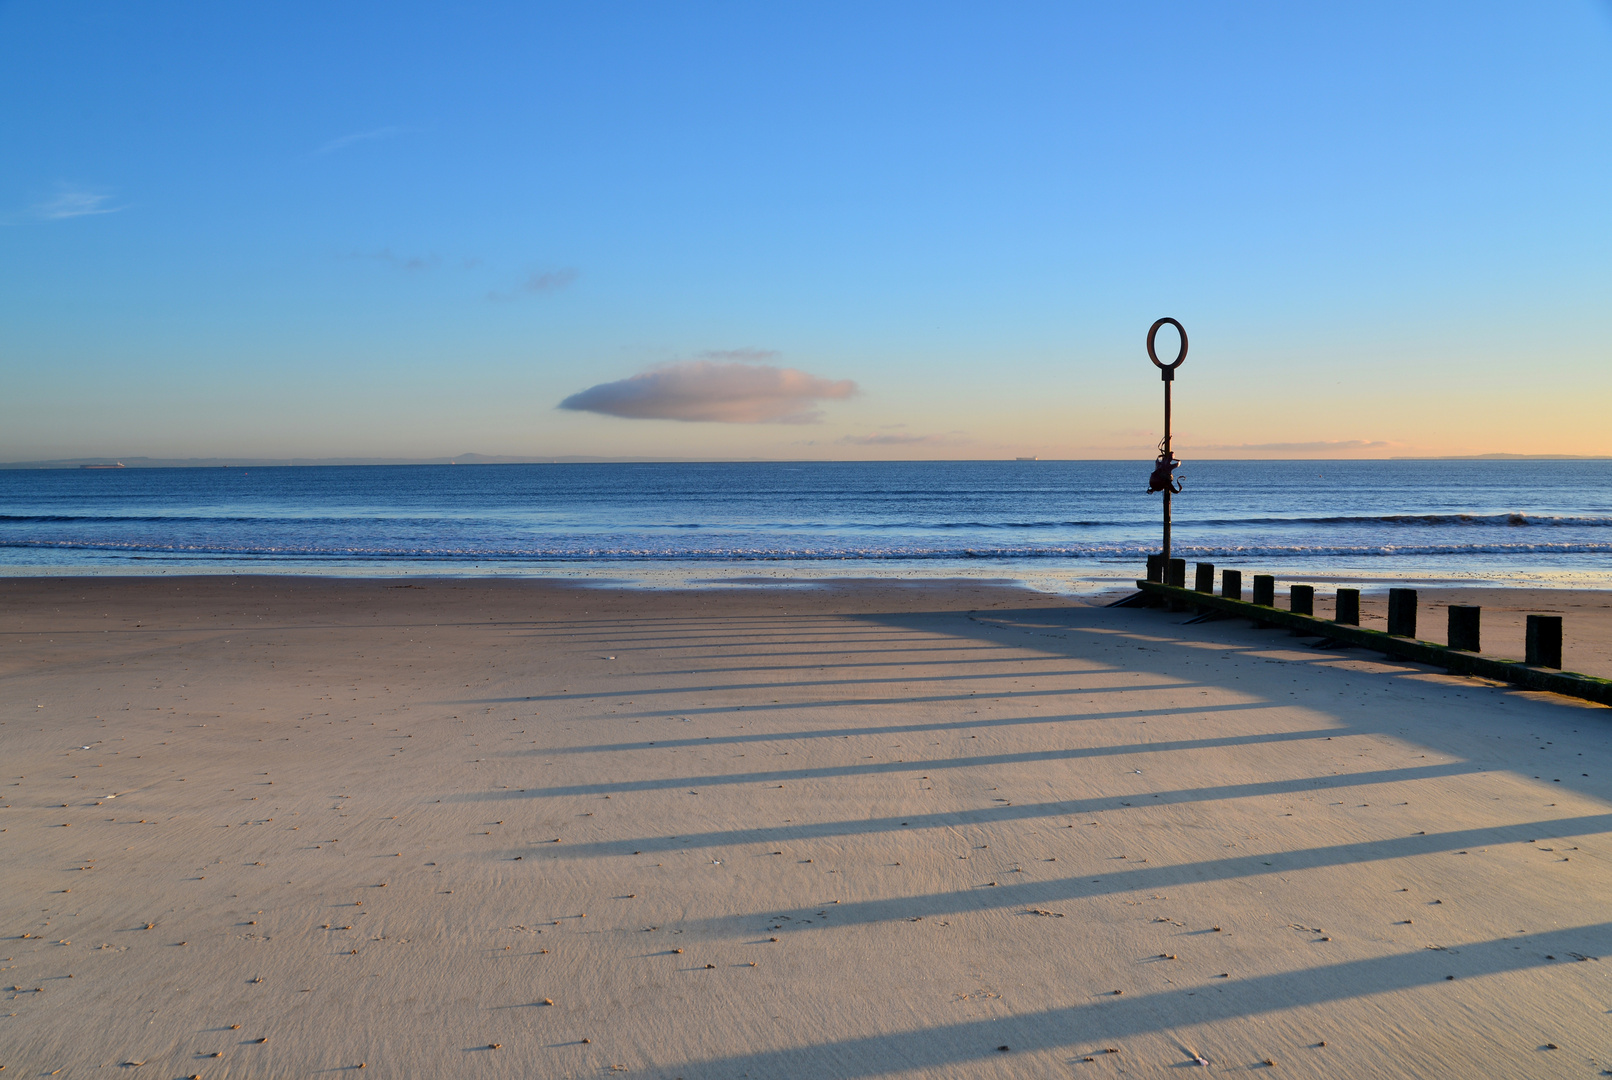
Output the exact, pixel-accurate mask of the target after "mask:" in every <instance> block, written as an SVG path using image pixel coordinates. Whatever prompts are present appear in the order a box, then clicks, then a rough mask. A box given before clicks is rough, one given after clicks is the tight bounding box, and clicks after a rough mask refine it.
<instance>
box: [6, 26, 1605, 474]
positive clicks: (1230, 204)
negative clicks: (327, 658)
mask: <svg viewBox="0 0 1612 1080" xmlns="http://www.w3.org/2000/svg"><path fill="white" fill-rule="evenodd" d="M0 140H3V141H0V145H3V146H4V153H3V154H0V384H3V385H0V460H23V459H33V458H53V457H72V456H82V455H92V454H111V455H119V456H122V455H129V456H132V455H156V456H209V455H239V456H281V455H297V456H322V455H359V456H404V457H430V456H437V455H444V454H457V453H462V452H470V451H475V452H481V453H488V454H530V455H556V454H643V455H667V456H712V457H730V456H740V457H745V456H765V457H842V458H843V457H1001V456H1013V455H1016V454H1032V453H1038V454H1041V455H1043V456H1077V457H1082V456H1083V457H1112V456H1142V455H1145V454H1147V453H1148V452H1149V450H1150V448H1151V446H1152V443H1153V442H1154V441H1155V440H1156V439H1157V437H1158V430H1157V429H1158V426H1159V422H1158V416H1157V413H1158V411H1159V396H1160V389H1159V383H1158V380H1157V378H1156V377H1155V376H1153V375H1152V374H1151V368H1150V366H1149V365H1148V363H1147V360H1146V357H1145V355H1144V353H1143V350H1142V340H1143V336H1144V334H1145V332H1146V330H1147V327H1148V325H1149V324H1150V323H1151V322H1152V321H1153V319H1155V318H1157V317H1158V316H1160V315H1172V316H1175V317H1176V318H1178V319H1180V320H1181V321H1182V322H1183V323H1185V324H1186V326H1187V329H1188V331H1189V333H1190V335H1191V340H1192V347H1191V354H1190V357H1189V359H1188V361H1187V363H1186V365H1185V366H1184V367H1183V368H1182V370H1181V374H1180V381H1179V382H1178V383H1177V384H1176V386H1177V398H1178V420H1177V426H1178V442H1180V443H1181V444H1183V445H1184V446H1185V447H1186V449H1185V450H1184V451H1183V453H1184V456H1188V457H1190V456H1192V455H1193V453H1194V452H1196V453H1197V454H1199V455H1200V456H1202V455H1210V454H1213V455H1216V456H1245V455H1250V454H1255V455H1260V454H1276V455H1278V456H1289V455H1293V454H1307V453H1323V454H1360V453H1365V454H1373V455H1375V454H1384V453H1427V452H1438V453H1444V452H1450V453H1476V452H1492V451H1507V452H1525V453H1527V452H1532V453H1544V452H1564V453H1603V454H1604V453H1612V421H1609V420H1608V419H1607V417H1608V414H1609V409H1608V406H1609V405H1612V327H1609V325H1608V323H1609V320H1608V317H1607V315H1608V297H1609V296H1612V198H1609V185H1612V9H1609V7H1608V6H1607V5H1606V4H1605V3H1591V2H1577V3H1575V2H1561V3H1546V4H1515V3H1506V4H1501V3H1482V2H1461V3H1444V4H1440V3H1425V4H1404V3H1397V2H1396V3H1381V4H1372V3H1366V4H1350V5H1295V4H1267V5H1259V4H1239V5H1208V4H1201V3H1180V4H1141V5H1113V4H1096V3H1090V4H1075V3H1056V4H1018V5H981V4H966V5H965V4H935V3H924V4H911V5H900V4H863V3H858V4H841V5H830V4H810V5H806V4H797V5H783V4H755V3H733V4H663V3H654V4H649V3H645V4H582V3H575V4H568V5H547V6H540V5H532V4H505V5H499V4H481V5H440V6H423V5H409V4H392V3H388V4H370V5H363V4H328V3H319V4H304V3H281V4H274V5H257V6H254V7H251V8H248V7H247V6H246V5H240V4H214V3H209V4H201V3H196V4H181V3H167V4H155V5H152V4H128V3H113V2H104V3H97V2H85V3H63V2H49V3H43V2H10V3H5V2H0ZM766 369H790V370H792V371H795V372H799V373H803V374H801V375H799V376H798V377H796V376H788V377H787V378H786V376H783V375H779V374H778V373H777V372H776V371H773V372H768V371H767V370H766ZM646 374H647V376H648V377H647V379H639V380H637V381H628V382H626V383H623V384H622V385H621V386H617V387H610V386H604V387H601V386H600V384H610V383H621V381H622V380H633V377H634V376H645V375H646ZM751 376H755V378H751ZM769 378H771V379H774V381H776V382H777V383H778V385H779V386H783V385H784V384H785V383H786V382H787V383H788V386H787V387H785V389H783V390H779V391H777V393H779V394H782V395H783V397H782V398H780V399H779V400H786V399H787V400H786V404H785V405H779V406H778V407H776V408H774V407H772V405H770V404H766V403H763V405H762V406H759V407H756V408H754V409H752V408H751V407H750V404H747V403H746V402H745V401H740V403H739V404H738V405H736V406H733V407H732V408H728V407H727V406H726V405H725V406H723V408H724V409H726V411H721V410H718V411H717V412H710V411H709V410H707V411H705V412H702V411H701V410H702V409H705V408H706V406H705V405H704V404H701V402H700V401H695V402H694V404H693V405H687V403H686V402H684V404H682V405H677V406H676V407H675V408H673V407H672V406H664V407H663V405H664V403H657V402H658V399H657V400H655V401H650V403H649V404H648V405H644V406H643V407H642V409H641V410H640V411H643V412H645V415H628V414H624V413H621V410H622V409H624V408H626V406H621V405H620V404H619V402H620V401H622V400H625V399H624V398H623V395H624V394H625V395H627V396H628V397H631V396H632V395H634V394H636V395H638V396H637V397H635V398H633V400H635V401H641V400H646V399H645V398H644V394H649V395H650V396H651V397H653V396H654V395H655V394H662V395H665V394H674V393H682V394H692V395H694V396H695V397H696V398H697V397H698V396H699V395H701V394H715V395H717V396H718V397H721V396H722V395H723V394H724V393H729V392H730V389H729V388H730V387H738V388H737V389H731V394H732V395H737V396H738V397H739V398H744V395H746V394H751V393H762V392H764V388H763V390H759V391H758V390H755V389H754V388H755V387H756V386H762V384H764V383H766V381H767V379H769ZM734 379H738V382H734V381H733V380H734ZM789 379H794V381H793V382H789V381H788V380H789ZM678 380H681V381H678ZM758 380H759V381H758ZM847 381H849V382H851V383H854V384H855V385H854V389H848V388H847V387H846V382H847ZM741 383H742V385H740V384H741ZM769 385H770V384H769ZM747 388H748V389H747ZM835 388H838V389H835ZM590 390H591V391H592V392H591V394H590V395H584V394H583V392H584V391H590ZM573 395H577V397H576V398H575V401H576V402H581V403H582V405H581V407H575V408H567V409H560V408H557V406H558V405H559V403H560V402H561V401H562V400H565V399H567V398H572V397H573ZM790 395H795V397H791V396H790ZM796 397H798V398H799V400H798V401H796ZM680 400H682V399H680ZM770 400H771V399H769V401H770ZM598 401H609V402H616V403H617V404H613V405H610V406H609V407H610V408H612V409H616V410H617V412H618V414H617V415H610V414H605V413H601V412H598V411H586V410H587V409H588V408H592V407H593V404H592V403H595V402H598ZM790 403H793V404H790ZM730 404H731V403H730ZM795 405H800V406H801V407H799V408H796V407H795ZM685 406H686V407H685ZM633 408H638V406H633ZM657 409H661V410H662V411H660V412H657V411H656V410H657ZM665 409H671V410H672V411H665ZM677 409H682V410H683V411H681V412H679V411H677ZM707 415H710V416H715V417H718V418H717V419H702V417H705V416H707ZM660 416H680V417H683V418H682V419H667V418H657V417H660ZM690 417H692V419H690ZM778 420H784V421H787V422H776V421H778ZM1312 444H1313V445H1312Z"/></svg>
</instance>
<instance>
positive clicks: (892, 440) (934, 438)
mask: <svg viewBox="0 0 1612 1080" xmlns="http://www.w3.org/2000/svg"><path fill="white" fill-rule="evenodd" d="M834 441H835V442H837V443H839V444H840V445H841V446H912V445H914V444H915V443H938V442H951V441H953V440H951V439H950V438H948V437H947V436H945V435H907V434H905V433H901V432H897V433H895V434H886V435H842V436H840V437H839V438H838V439H835V440H834Z"/></svg>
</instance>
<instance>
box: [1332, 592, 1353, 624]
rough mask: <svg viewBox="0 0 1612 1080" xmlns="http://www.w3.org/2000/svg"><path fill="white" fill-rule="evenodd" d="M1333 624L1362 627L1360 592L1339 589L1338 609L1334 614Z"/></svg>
mask: <svg viewBox="0 0 1612 1080" xmlns="http://www.w3.org/2000/svg"><path fill="white" fill-rule="evenodd" d="M1332 621H1333V622H1341V623H1344V624H1346V625H1348V626H1359V625H1360V590H1359V589H1339V590H1338V608H1337V610H1336V611H1334V612H1333V613H1332Z"/></svg>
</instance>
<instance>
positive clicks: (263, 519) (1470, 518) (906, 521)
mask: <svg viewBox="0 0 1612 1080" xmlns="http://www.w3.org/2000/svg"><path fill="white" fill-rule="evenodd" d="M1154 510H1155V508H1153V507H1151V506H1150V507H1148V508H1147V512H1143V513H1139V514H1138V515H1137V516H1136V517H1129V516H1127V517H1123V518H1113V519H1090V518H1071V519H1057V518H1044V519H1031V520H1025V521H1009V520H1002V521H991V520H986V519H973V518H970V519H959V520H921V519H913V518H899V519H887V520H874V521H855V520H843V519H842V520H835V521H801V520H797V521H746V522H745V523H744V525H743V527H744V528H745V529H748V530H760V529H799V530H808V531H810V530H839V529H845V530H858V531H878V530H887V529H906V530H924V529H935V530H941V531H949V530H963V529H980V530H991V529H1014V530H1017V529H1026V530H1028V529H1113V528H1130V527H1135V526H1137V525H1144V524H1151V523H1152V522H1153V521H1154V520H1155V518H1154V514H1153V511H1154ZM533 513H537V514H539V515H540V514H541V508H538V509H536V510H524V511H523V510H518V509H513V508H510V509H505V510H503V511H502V512H495V513H485V512H483V513H450V512H438V513H409V512H407V511H403V510H375V511H372V512H363V513H348V514H343V515H308V514H298V513H287V514H283V515H276V514H229V513H219V514H197V513H184V514H98V513H84V514H0V527H4V526H6V525H8V524H9V525H80V526H98V525H105V526H122V525H205V526H209V527H213V528H227V527H230V526H257V525H278V526H282V527H318V528H331V527H339V526H344V525H348V526H351V525H364V526H375V525H382V524H384V525H392V526H417V527H432V526H441V525H443V524H446V523H450V522H451V523H455V524H464V523H467V522H476V521H481V522H491V521H499V522H509V521H511V520H516V521H518V520H520V519H521V518H523V517H529V516H530V515H531V514H533ZM571 524H572V525H573V526H574V527H575V528H577V529H588V528H594V527H599V526H601V525H604V524H606V523H605V522H589V521H573V522H572V523H571ZM611 524H616V525H619V521H617V522H613V523H611ZM1305 525H1330V526H1382V525H1389V526H1394V525H1403V526H1413V527H1430V528H1438V527H1449V526H1455V527H1480V526H1494V527H1503V528H1519V527H1540V528H1587V529H1596V528H1612V517H1592V516H1574V515H1561V514H1529V513H1522V512H1511V513H1504V514H1372V515H1334V516H1327V517H1216V518H1193V517H1190V516H1181V515H1179V514H1178V515H1177V516H1176V518H1175V526H1176V528H1191V527H1194V526H1197V527H1203V528H1235V527H1240V526H1263V527H1272V526H1275V527H1281V526H1289V527H1292V526H1305ZM635 526H636V527H638V528H644V529H680V530H691V529H723V528H726V527H728V526H727V524H726V523H724V522H721V521H658V522H643V523H635Z"/></svg>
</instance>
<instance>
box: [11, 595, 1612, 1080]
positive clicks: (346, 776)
mask: <svg viewBox="0 0 1612 1080" xmlns="http://www.w3.org/2000/svg"><path fill="white" fill-rule="evenodd" d="M1497 592H1499V593H1503V596H1496V597H1494V598H1493V600H1491V599H1490V598H1489V597H1487V596H1485V597H1483V598H1481V602H1482V603H1483V604H1484V606H1485V636H1486V642H1485V644H1486V647H1487V648H1488V649H1490V650H1492V651H1495V652H1497V653H1499V654H1507V652H1506V650H1507V647H1508V643H1509V638H1508V634H1511V633H1512V631H1510V630H1508V629H1506V626H1508V625H1509V622H1508V620H1509V621H1514V622H1515V623H1516V625H1517V626H1518V627H1520V625H1521V614H1522V613H1523V612H1522V610H1521V608H1523V607H1526V606H1527V605H1529V604H1532V603H1534V602H1535V598H1533V597H1522V596H1521V595H1520V594H1519V591H1517V590H1497ZM1473 597H1474V594H1473V593H1472V592H1470V591H1462V593H1461V599H1463V600H1467V601H1472V599H1473ZM1423 599H1424V600H1429V601H1431V600H1435V599H1437V598H1436V597H1433V596H1431V595H1430V594H1429V593H1427V592H1425V591H1424V593H1423ZM1537 600H1538V602H1539V603H1540V604H1541V605H1543V604H1545V603H1546V602H1548V603H1550V604H1551V605H1553V607H1546V606H1541V607H1537V608H1528V609H1529V610H1538V611H1551V610H1561V611H1563V612H1565V613H1566V614H1567V617H1568V622H1567V638H1568V657H1567V664H1568V666H1569V667H1576V668H1577V670H1580V671H1585V672H1588V673H1592V674H1608V673H1609V672H1608V671H1607V657H1608V655H1609V651H1612V650H1609V647H1608V646H1609V644H1612V606H1609V603H1608V598H1607V597H1606V596H1605V594H1594V593H1566V592H1554V591H1553V592H1551V593H1549V594H1548V595H1541V596H1540V597H1538V598H1537ZM1491 604H1492V605H1493V606H1492V607H1491ZM1502 606H1510V607H1515V608H1518V609H1519V610H1516V611H1511V612H1508V613H1501V612H1500V611H1499V610H1498V608H1500V607H1502ZM1374 610H1375V609H1374V608H1373V606H1372V604H1371V602H1370V597H1368V603H1367V606H1366V614H1367V616H1368V617H1367V619H1366V624H1367V625H1371V620H1370V615H1371V614H1372V613H1373V612H1374ZM1491 612H1493V613H1494V614H1493V618H1492V621H1491V614H1490V613H1491ZM1321 613H1323V614H1324V613H1325V611H1323V612H1321ZM1377 613H1378V614H1380V612H1377ZM1187 618H1188V616H1187V615H1184V614H1171V613H1168V612H1164V611H1154V610H1145V609H1144V610H1134V609H1107V608H1102V607H1097V606H1093V605H1091V604H1088V603H1082V602H1078V601H1071V600H1069V599H1064V598H1055V597H1050V596H1045V595H1041V594H1037V593H1032V592H1028V591H1025V590H1020V589H1010V588H1005V587H1003V588H996V587H991V586H988V585H978V584H970V585H963V586H941V585H926V586H923V587H903V586H901V585H899V584H892V583H878V584H872V585H870V584H843V585H839V586H835V587H823V588H814V589H803V590H791V589H755V590H736V591H705V592H648V591H620V590H607V589H581V588H569V587H563V586H557V585H551V584H542V583H534V582H521V581H501V582H466V581H436V580H430V581H420V582H417V583H414V584H411V585H402V584H399V583H395V582H384V581H382V582H359V581H349V582H336V581H321V580H310V579H265V578H258V579H253V578H239V579H229V578H206V579H156V580H150V579H147V580H138V581H134V580H124V581H119V580H111V579H94V580H85V579H80V580H69V579H27V580H22V579H12V580H7V581H3V582H0V681H3V693H0V724H3V726H0V761H3V763H4V769H3V771H0V785H3V786H0V806H3V807H4V809H0V866H3V867H4V887H3V889H0V987H3V988H4V990H5V992H4V999H5V1000H4V1001H3V1002H0V1005H3V1006H4V1007H3V1008H0V1065H4V1066H6V1075H11V1074H12V1073H13V1071H14V1072H15V1074H16V1075H19V1076H31V1075H42V1074H48V1073H54V1074H55V1075H58V1076H63V1077H71V1076H89V1075H91V1074H94V1073H96V1072H97V1070H102V1069H106V1068H110V1067H116V1066H127V1067H130V1068H134V1067H136V1066H135V1063H143V1064H141V1065H139V1071H138V1072H135V1073H132V1074H131V1075H138V1076H157V1077H183V1076H192V1075H195V1076H202V1077H209V1078H212V1077H246V1076H254V1077H256V1076H305V1075H314V1074H324V1073H332V1074H338V1073H344V1074H349V1075H351V1074H353V1073H354V1072H356V1070H357V1069H358V1068H359V1067H360V1066H362V1067H363V1068H364V1069H365V1070H366V1072H365V1073H364V1074H363V1075H366V1076H369V1075H380V1076H478V1077H479V1076H487V1077H504V1076H508V1077H517V1076H520V1077H524V1076H544V1077H568V1076H571V1077H582V1076H597V1075H600V1074H611V1073H615V1074H622V1075H628V1076H636V1077H657V1078H667V1080H670V1078H673V1077H687V1078H690V1080H692V1078H694V1077H701V1078H705V1077H735V1078H736V1077H742V1076H746V1075H749V1076H753V1077H759V1076H810V1077H875V1076H877V1077H887V1076H889V1077H919V1076H924V1077H973V1076H979V1077H985V1076H990V1077H1021V1076H1022V1077H1045V1076H1053V1075H1072V1076H1100V1075H1110V1074H1117V1073H1121V1072H1123V1073H1125V1074H1129V1075H1156V1076H1175V1075H1179V1074H1178V1073H1176V1072H1174V1071H1173V1070H1174V1069H1177V1068H1180V1067H1188V1068H1197V1067H1202V1066H1200V1065H1199V1064H1198V1062H1199V1061H1200V1060H1201V1061H1204V1062H1207V1063H1208V1067H1207V1071H1216V1070H1250V1069H1252V1070H1260V1069H1267V1068H1271V1069H1277V1070H1280V1072H1281V1075H1294V1076H1314V1077H1336V1076H1351V1077H1398V1076H1458V1075H1459V1076H1468V1075H1474V1074H1476V1075H1491V1076H1498V1075H1504V1076H1515V1077H1533V1076H1537V1077H1555V1076H1572V1075H1585V1076H1592V1075H1597V1074H1599V1073H1600V1071H1601V1069H1603V1068H1608V1067H1612V1047H1609V1046H1608V1044H1607V1040H1606V1030H1607V1028H1606V1012H1607V1009H1608V1008H1612V1001H1609V1000H1608V989H1607V982H1606V978H1605V972H1604V971H1603V968H1602V964H1603V963H1606V962H1612V901H1608V900H1606V899H1605V898H1606V897H1607V896H1609V895H1612V865H1609V861H1608V860H1609V857H1612V843H1609V842H1608V840H1607V833H1608V830H1609V829H1612V807H1609V802H1608V799H1609V796H1612V711H1609V710H1607V709H1605V708H1602V707H1599V706H1593V705H1589V704H1587V703H1584V702H1578V701H1574V700H1570V699H1564V698H1557V697H1552V696H1550V695H1545V694H1535V693H1528V692H1522V691H1517V690H1514V689H1512V688H1509V687H1499V686H1493V685H1490V684H1486V683H1482V682H1477V681H1473V680H1465V679H1457V678H1452V677H1449V676H1445V675H1443V674H1439V673H1436V672H1433V671H1431V670H1429V669H1426V668H1422V667H1418V666H1416V665H1411V664H1405V663H1400V662H1390V661H1385V660H1383V658H1381V657H1379V656H1376V655H1375V654H1370V653H1364V652H1356V651H1325V650H1318V649H1315V648H1312V647H1310V645H1309V644H1308V643H1307V642H1306V641H1305V640H1304V639H1299V638H1294V637H1290V636H1288V635H1286V634H1285V633H1283V632H1280V631H1271V630H1258V629H1255V628H1253V627H1252V626H1250V625H1249V624H1247V623H1244V622H1241V621H1226V622H1216V623H1204V624H1200V625H1196V626H1186V625H1183V624H1184V622H1185V620H1186V619H1187ZM1422 618H1423V620H1424V624H1423V632H1422V636H1423V637H1426V638H1429V639H1430V640H1442V621H1441V619H1442V614H1441V613H1440V612H1439V611H1438V610H1437V609H1436V608H1431V607H1429V608H1424V612H1423V615H1422ZM1515 636H1516V637H1517V648H1516V652H1517V653H1520V640H1521V639H1520V629H1519V630H1517V631H1516V635H1515ZM1512 655H1515V653H1513V654H1512ZM1603 955H1605V956H1607V957H1608V959H1607V960H1605V961H1603V960H1601V959H1600V957H1602V956H1603ZM58 1070H59V1071H58ZM368 1070H378V1071H377V1072H370V1071H368ZM100 1075H105V1074H104V1073H100Z"/></svg>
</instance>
